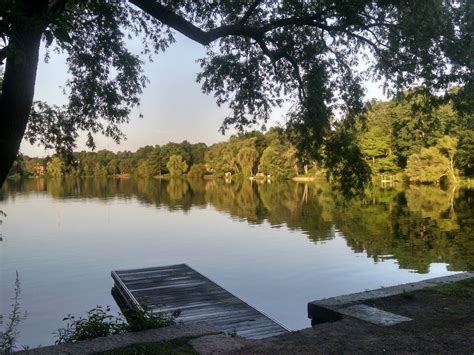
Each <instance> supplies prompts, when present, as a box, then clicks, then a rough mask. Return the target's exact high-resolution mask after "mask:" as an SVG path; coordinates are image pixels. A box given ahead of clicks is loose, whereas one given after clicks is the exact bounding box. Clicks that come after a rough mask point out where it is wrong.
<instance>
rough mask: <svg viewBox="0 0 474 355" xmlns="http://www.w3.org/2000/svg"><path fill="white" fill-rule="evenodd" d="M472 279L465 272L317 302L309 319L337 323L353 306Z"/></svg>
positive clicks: (312, 307) (310, 310)
mask: <svg viewBox="0 0 474 355" xmlns="http://www.w3.org/2000/svg"><path fill="white" fill-rule="evenodd" d="M472 277H474V272H465V273H460V274H455V275H450V276H444V277H437V278H433V279H428V280H424V281H419V282H412V283H408V284H403V285H397V286H391V287H382V288H379V289H376V290H371V291H364V292H358V293H352V294H349V295H342V296H337V297H331V298H325V299H322V300H316V301H312V302H309V303H308V318H311V319H313V320H315V321H316V323H324V322H331V321H336V320H340V319H342V317H343V315H344V314H346V315H347V312H345V311H344V310H343V309H347V308H348V307H350V306H352V305H356V304H359V303H362V302H366V301H369V300H373V299H377V298H384V297H390V296H395V295H399V294H403V293H406V292H411V291H418V290H422V289H425V288H430V287H434V286H438V285H441V284H445V283H452V282H457V281H461V280H466V279H470V278H472Z"/></svg>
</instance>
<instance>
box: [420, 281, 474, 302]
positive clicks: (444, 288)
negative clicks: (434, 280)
mask: <svg viewBox="0 0 474 355" xmlns="http://www.w3.org/2000/svg"><path fill="white" fill-rule="evenodd" d="M425 291H426V292H434V293H438V294H441V295H444V296H454V297H462V298H474V278H471V279H467V280H462V281H458V282H453V283H449V284H445V285H440V286H435V287H432V288H429V289H426V290H425Z"/></svg>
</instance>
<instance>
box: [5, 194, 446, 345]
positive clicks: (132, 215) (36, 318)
mask: <svg viewBox="0 0 474 355" xmlns="http://www.w3.org/2000/svg"><path fill="white" fill-rule="evenodd" d="M0 209H3V210H5V211H6V212H7V214H8V217H7V219H6V220H5V223H4V225H3V226H2V233H3V235H4V241H3V242H1V244H0V260H1V261H0V281H1V285H2V288H1V302H0V313H1V314H6V313H7V312H8V309H9V307H8V306H9V304H10V303H11V302H10V300H9V298H10V297H11V292H12V290H13V283H14V277H15V270H18V272H19V274H20V279H21V284H22V301H21V303H22V308H23V309H24V310H26V311H28V318H27V320H26V321H24V322H23V323H22V325H21V329H20V330H21V337H20V342H19V343H20V344H29V345H32V346H37V345H39V344H43V345H45V344H48V343H51V342H52V335H51V333H52V332H53V331H54V330H55V329H57V328H58V327H60V326H62V323H61V320H62V318H63V317H64V316H65V315H66V314H68V313H72V314H75V315H82V314H84V313H85V312H86V311H87V310H89V309H91V308H93V307H94V306H95V305H98V304H101V305H105V304H109V305H112V306H113V309H114V310H116V309H117V308H116V306H115V303H114V301H113V299H112V297H111V296H110V288H111V286H112V279H111V277H110V271H111V270H114V269H126V268H140V267H147V266H157V265H167V264H177V263H187V264H189V265H190V266H191V267H193V268H195V269H196V270H198V271H199V272H201V273H203V274H204V275H206V276H208V277H209V278H210V279H212V280H214V281H216V282H217V283H219V284H220V285H222V286H223V287H225V288H227V289H228V290H229V291H231V292H233V293H235V294H237V295H238V296H240V297H241V298H242V299H244V300H245V301H247V302H249V303H250V304H252V305H255V306H256V307H258V308H259V309H261V310H263V311H264V312H266V313H267V314H269V315H270V316H272V317H274V318H275V319H277V320H279V321H280V322H282V323H284V324H285V325H286V326H288V327H289V328H292V329H300V328H304V327H307V326H309V325H310V322H309V320H308V319H307V315H306V304H307V302H308V301H312V300H315V299H320V298H324V297H330V296H336V295H340V294H346V293H350V292H356V291H363V290H366V289H373V288H378V287H381V286H389V285H394V284H399V283H405V282H411V281H417V280H422V279H426V278H431V277H437V276H442V275H447V274H449V272H448V271H447V269H446V265H445V264H432V265H431V268H430V272H429V273H428V274H416V273H414V272H410V271H409V270H402V269H399V268H398V265H397V262H396V260H386V261H384V262H378V263H374V261H373V260H372V259H371V258H367V257H366V254H365V253H354V252H353V251H352V250H351V249H350V248H349V247H347V244H346V240H345V239H344V238H343V237H342V236H341V234H340V232H337V231H334V238H333V239H330V240H326V241H323V242H319V243H314V242H312V241H310V240H309V239H308V238H306V236H304V235H303V233H302V232H300V231H290V230H289V229H288V228H287V227H286V226H284V225H283V226H281V227H280V228H271V226H270V225H269V224H268V223H263V224H261V225H249V224H248V223H245V222H244V223H242V222H239V221H238V220H233V219H231V218H229V215H228V214H226V213H223V212H217V211H216V210H214V209H213V208H212V207H207V208H205V209H202V208H198V209H192V210H191V211H188V212H186V213H182V212H179V211H176V212H169V211H167V210H166V209H157V208H155V207H152V206H147V205H144V204H142V203H139V202H138V201H137V200H135V199H128V200H124V199H116V198H115V199H110V200H108V201H100V200H99V199H88V200H81V199H71V200H53V199H51V198H50V197H49V196H48V195H41V194H40V195H38V194H34V195H23V196H22V195H16V197H15V198H14V199H9V200H7V201H3V202H1V203H0Z"/></svg>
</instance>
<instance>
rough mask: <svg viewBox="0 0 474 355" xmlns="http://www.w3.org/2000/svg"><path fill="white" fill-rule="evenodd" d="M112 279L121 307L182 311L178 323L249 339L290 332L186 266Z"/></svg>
mask: <svg viewBox="0 0 474 355" xmlns="http://www.w3.org/2000/svg"><path fill="white" fill-rule="evenodd" d="M112 278H113V279H114V282H115V292H114V294H116V295H118V296H119V297H120V298H121V299H120V300H118V303H119V305H125V306H126V307H131V308H138V309H144V308H146V309H148V310H149V311H152V312H173V311H175V310H181V314H180V316H179V317H178V319H177V320H178V321H183V322H207V323H208V324H210V325H211V326H214V327H215V328H217V329H220V330H222V331H224V332H229V331H235V332H236V334H237V335H238V336H242V337H244V338H247V339H263V338H267V337H270V336H276V335H280V334H284V333H287V332H288V331H289V330H288V329H287V328H285V326H283V325H282V324H280V323H278V322H277V321H275V320H273V319H271V318H270V317H269V316H267V315H266V314H264V313H263V312H261V311H260V310H258V309H256V308H255V307H253V306H251V305H249V304H248V303H246V302H244V301H243V300H241V299H240V298H238V297H237V296H235V295H233V294H232V293H230V292H229V291H227V290H225V289H224V288H223V287H221V286H219V285H218V284H216V283H215V282H213V281H211V280H209V279H208V278H207V277H205V276H204V275H202V274H200V273H199V272H197V271H196V270H194V269H192V268H191V267H189V266H188V265H186V264H178V265H169V266H161V267H150V268H144V269H133V270H119V271H112Z"/></svg>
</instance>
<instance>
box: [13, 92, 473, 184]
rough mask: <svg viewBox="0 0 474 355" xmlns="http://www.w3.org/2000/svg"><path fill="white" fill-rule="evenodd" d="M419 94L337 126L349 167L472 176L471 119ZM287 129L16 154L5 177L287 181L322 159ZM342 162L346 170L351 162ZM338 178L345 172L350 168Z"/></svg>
mask: <svg viewBox="0 0 474 355" xmlns="http://www.w3.org/2000/svg"><path fill="white" fill-rule="evenodd" d="M427 100H429V98H428V97H426V96H424V95H423V94H420V93H417V92H416V91H413V92H406V93H405V95H404V96H403V97H399V98H397V99H393V100H390V101H376V100H374V101H372V102H371V103H370V105H369V106H368V108H367V114H366V115H365V116H364V118H360V119H359V120H358V121H357V123H356V124H355V125H354V126H353V127H351V128H349V129H348V131H347V132H344V134H345V135H346V136H347V137H348V138H347V139H351V140H352V148H351V149H352V152H353V154H355V155H358V156H362V157H363V160H362V164H361V162H360V160H358V159H354V164H353V165H354V167H353V169H357V168H360V167H359V166H357V165H363V164H366V165H367V167H368V169H369V170H370V172H371V173H372V174H397V173H404V174H405V175H406V176H407V177H408V178H409V180H410V181H411V182H415V183H429V184H439V183H440V182H441V181H442V180H443V179H445V180H446V181H448V182H451V183H455V182H456V181H457V176H459V175H463V176H467V177H472V176H473V175H474V156H473V152H474V121H473V118H472V117H461V116H459V114H458V113H456V111H455V110H454V109H453V108H452V105H451V103H449V102H446V103H444V104H442V105H437V106H433V105H431V106H430V105H427V103H428V102H427ZM426 107H430V109H426ZM291 134H292V132H290V131H288V130H285V129H283V128H278V127H274V128H271V129H269V130H268V131H267V132H266V133H262V132H260V131H252V132H248V133H241V134H238V135H234V136H231V137H230V138H229V139H228V140H227V141H224V142H219V143H216V144H213V145H211V146H207V145H206V144H205V143H196V144H191V143H189V142H187V141H183V142H181V143H173V142H170V143H167V144H164V145H162V146H159V145H155V146H145V147H142V148H140V149H138V150H137V151H136V152H130V151H123V152H117V153H114V152H111V151H108V150H99V151H97V152H86V151H82V152H75V153H73V155H72V158H70V159H69V160H68V161H66V160H64V159H62V158H61V157H60V156H58V155H53V156H52V157H46V158H30V157H27V156H22V157H20V158H19V159H17V161H16V163H15V165H14V167H13V169H12V172H11V175H17V176H37V175H44V174H45V175H48V176H53V177H60V176H63V175H75V176H82V177H106V176H121V175H133V176H137V177H156V176H164V175H168V176H172V177H177V176H182V175H184V174H187V175H188V176H189V177H193V178H202V177H203V176H204V175H213V176H215V177H223V176H226V175H227V176H228V175H240V176H243V177H251V176H253V177H257V178H258V177H262V178H265V177H268V176H270V177H271V178H275V179H289V178H292V177H294V176H297V175H302V174H314V173H316V172H317V171H318V170H320V171H323V170H324V168H325V167H324V165H323V164H321V163H319V162H318V161H314V160H309V159H305V157H304V156H301V155H300V154H298V150H297V148H296V147H295V146H294V145H292V144H291V143H290V142H291V139H289V136H290V135H291ZM334 144H337V143H334ZM343 147H344V149H346V148H347V147H351V144H349V142H345V143H344V144H343ZM336 151H337V149H336ZM324 154H325V152H324V151H322V152H320V153H319V155H320V156H323V158H322V159H321V161H324V160H328V159H324ZM333 154H334V153H333ZM341 154H342V153H341ZM349 156H350V155H349ZM325 158H327V157H325ZM345 166H346V167H345V169H347V166H349V167H350V166H351V164H345ZM343 173H344V172H341V175H344V174H343ZM345 176H346V177H347V178H348V179H350V178H351V174H350V173H349V174H348V173H346V174H345Z"/></svg>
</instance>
